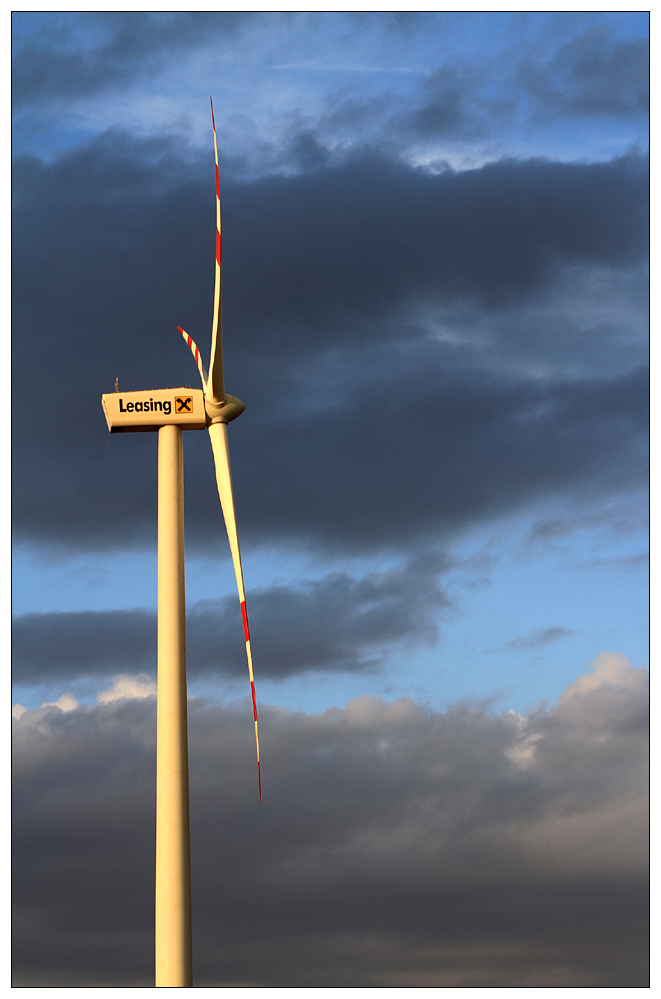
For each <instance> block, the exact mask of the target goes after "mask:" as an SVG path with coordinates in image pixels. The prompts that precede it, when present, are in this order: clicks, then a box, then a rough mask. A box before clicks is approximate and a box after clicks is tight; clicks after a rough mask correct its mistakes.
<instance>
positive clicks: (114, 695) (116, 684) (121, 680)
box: [97, 673, 156, 704]
mask: <svg viewBox="0 0 661 999" xmlns="http://www.w3.org/2000/svg"><path fill="white" fill-rule="evenodd" d="M155 696H156V682H155V681H154V680H152V678H151V677H150V676H147V674H146V673H138V674H137V675H136V676H128V675H127V674H124V673H123V674H120V675H119V676H116V677H114V678H113V682H112V685H111V686H110V687H109V688H108V690H103V691H102V692H101V693H100V694H99V696H98V697H97V701H98V703H99V704H109V703H110V702H111V701H122V700H126V699H127V698H136V697H137V698H142V697H155Z"/></svg>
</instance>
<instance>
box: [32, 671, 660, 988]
mask: <svg viewBox="0 0 661 999" xmlns="http://www.w3.org/2000/svg"><path fill="white" fill-rule="evenodd" d="M148 693H149V691H148V689H147V688H146V687H145V683H144V681H141V680H140V678H137V680H136V682H135V683H134V684H133V685H131V684H130V683H129V682H128V680H127V678H124V679H123V680H122V681H121V682H120V683H117V684H115V685H114V687H113V688H112V690H111V691H110V692H108V693H107V694H106V695H102V697H101V698H100V702H101V703H99V705H98V706H97V707H81V706H78V707H75V706H74V707H72V706H71V705H66V706H67V707H69V710H66V711H63V710H61V709H60V707H57V706H54V705H50V706H46V707H43V708H41V709H39V710H36V711H27V712H25V713H23V714H22V715H21V716H20V718H18V719H17V720H15V721H14V723H13V725H14V738H15V745H14V764H15V777H14V780H15V801H14V842H15V844H16V868H15V871H16V873H15V900H16V903H17V918H16V924H15V931H14V946H15V984H16V985H22V986H28V985H40V984H48V985H51V986H52V985H60V986H80V985H92V986H104V985H105V986H108V985H118V986H122V985H123V986H128V985H129V984H130V985H145V986H146V985H148V984H149V983H150V980H151V974H152V971H151V953H152V946H153V931H152V925H151V924H152V895H153V848H154V844H153V828H154V827H153V821H154V735H155V713H154V700H153V698H149V697H145V694H148ZM189 710H190V725H191V737H190V746H191V748H190V752H191V802H192V829H193V880H194V886H193V898H194V910H195V911H194V925H195V962H196V982H197V984H198V985H200V986H203V985H206V986H228V985H242V986H251V985H255V986H263V985H269V986H276V987H290V988H291V987H296V988H302V987H311V986H321V987H350V986H354V987H355V986H362V987H376V986H382V987H383V986H385V987H400V986H410V987H431V986H441V987H443V986H445V987H448V986H458V987H468V986H484V987H495V986H499V987H524V986H530V987H535V986H537V987H539V986H541V987H549V986H550V985H554V986H557V987H572V986H573V987H645V985H646V970H645V941H646V927H645V923H644V915H643V914H644V913H645V910H646V905H645V898H646V865H647V821H646V793H647V748H646V738H647V722H646V718H647V678H646V674H645V672H644V671H643V670H637V669H634V668H632V667H631V665H630V664H629V663H628V662H627V660H626V659H625V658H624V656H621V655H613V654H611V653H603V654H602V655H601V656H600V657H598V658H597V659H596V660H595V662H594V663H593V664H592V671H591V672H590V673H588V674H586V675H585V676H582V677H580V678H579V679H578V680H577V681H576V682H575V683H574V684H572V685H571V686H570V687H568V688H567V690H566V691H565V693H564V694H563V696H562V699H561V700H560V702H559V704H558V705H557V706H555V707H552V708H539V709H537V710H535V711H532V712H530V713H529V714H528V715H527V716H521V715H515V714H514V713H513V712H510V713H506V714H502V715H495V716H494V715H492V714H489V713H488V712H487V711H486V710H484V708H482V707H480V706H479V705H468V704H457V705H455V706H453V707H451V708H449V709H448V710H446V711H444V712H434V711H430V710H427V709H425V708H423V707H421V706H420V705H417V704H415V703H414V702H412V701H409V700H407V699H401V700H398V701H395V702H393V703H390V704H388V703H386V702H384V701H382V700H381V699H380V698H377V697H369V698H359V699H358V700H356V701H353V702H351V703H350V704H349V705H348V706H347V707H346V708H345V709H344V710H339V709H333V710H331V711H327V712H325V713H324V714H322V715H305V714H297V713H294V712H289V711H285V710H280V709H275V708H271V709H262V711H261V715H260V718H261V720H262V730H263V734H262V742H263V786H264V803H263V805H262V806H261V808H260V807H259V806H258V804H257V799H256V789H255V787H254V773H253V767H252V765H253V758H252V751H251V750H252V747H251V745H250V739H251V724H250V709H249V706H248V705H247V703H246V704H245V706H237V707H235V708H232V709H227V708H220V707H218V706H214V705H213V704H210V703H204V702H196V701H192V702H191V703H190V705H189ZM292 816H296V821H295V822H292ZM101 900H102V901H101ZM120 952H121V954H122V960H121V961H119V960H118V954H119V953H120ZM35 968H38V969H39V970H38V971H35V970H34V969H35Z"/></svg>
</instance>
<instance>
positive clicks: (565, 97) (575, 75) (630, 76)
mask: <svg viewBox="0 0 661 999" xmlns="http://www.w3.org/2000/svg"><path fill="white" fill-rule="evenodd" d="M649 70H650V65H649V40H648V39H647V38H636V39H632V40H629V41H623V40H622V39H616V38H614V37H613V35H612V34H611V33H610V32H609V31H608V29H607V28H605V27H603V26H594V27H591V28H588V29H587V30H586V31H584V32H582V33H581V34H579V35H577V36H576V37H574V38H572V39H571V40H570V41H568V42H566V43H565V44H564V45H562V46H560V47H559V48H558V49H557V51H556V52H554V53H553V55H552V56H551V57H550V58H548V59H546V60H539V59H536V60H534V61H533V60H532V59H524V60H522V62H521V64H520V66H519V71H518V78H519V81H520V83H521V84H522V85H523V87H524V88H525V89H526V90H528V92H529V94H530V96H531V97H532V98H533V100H534V101H535V102H536V104H537V106H538V108H541V109H542V110H543V111H545V112H546V113H547V114H554V115H561V116H563V117H565V116H567V115H582V116H585V115H617V116H622V115H624V116H646V115H647V114H648V112H649Z"/></svg>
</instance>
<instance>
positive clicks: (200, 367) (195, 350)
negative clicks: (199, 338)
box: [177, 326, 207, 390]
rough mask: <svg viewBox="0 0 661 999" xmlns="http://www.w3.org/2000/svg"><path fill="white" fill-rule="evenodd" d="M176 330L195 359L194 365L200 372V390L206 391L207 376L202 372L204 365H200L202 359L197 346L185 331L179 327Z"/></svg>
mask: <svg viewBox="0 0 661 999" xmlns="http://www.w3.org/2000/svg"><path fill="white" fill-rule="evenodd" d="M177 329H178V330H179V332H180V333H181V335H182V336H183V338H184V340H185V341H186V343H187V344H188V346H189V347H190V349H191V354H192V355H193V357H194V358H195V363H196V364H197V370H198V371H199V372H200V378H201V379H202V388H203V389H205V390H206V387H207V374H206V371H205V370H204V365H203V364H202V358H201V357H200V352H199V350H198V348H197V344H196V343H195V340H193V338H192V336H189V335H188V333H187V332H186V330H182V328H181V326H177Z"/></svg>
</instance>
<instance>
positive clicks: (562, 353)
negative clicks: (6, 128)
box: [13, 134, 648, 551]
mask: <svg viewBox="0 0 661 999" xmlns="http://www.w3.org/2000/svg"><path fill="white" fill-rule="evenodd" d="M15 171H16V180H15V189H16V200H17V209H16V223H15V224H16V228H15V233H16V235H15V241H14V267H13V279H14V331H15V337H16V338H17V342H20V345H21V347H20V350H16V351H15V352H14V379H15V383H16V384H26V385H27V384H29V385H30V386H31V392H33V393H36V396H38V397H39V399H40V400H41V404H40V406H39V407H32V406H30V407H26V409H25V412H24V413H23V414H22V418H21V419H20V420H19V421H16V424H15V447H14V452H13V453H14V473H13V474H14V491H15V507H14V509H15V529H16V531H17V534H18V535H19V536H20V537H21V538H23V539H32V540H35V541H37V540H38V541H39V543H47V544H54V545H57V544H62V543H63V540H64V539H66V544H67V546H73V547H79V548H90V547H91V548H97V549H99V548H104V547H105V548H107V547H110V546H118V545H119V546H131V545H136V544H137V545H144V544H151V543H152V542H151V539H152V538H153V536H154V531H155V510H156V507H155V501H154V496H155V471H156V469H155V451H154V441H153V440H152V439H151V438H149V437H148V436H147V439H145V438H144V437H143V436H142V435H139V437H138V439H136V435H132V437H131V438H129V439H127V438H123V439H121V438H120V439H118V438H116V437H114V438H112V439H108V437H107V434H106V433H105V430H104V423H103V418H102V414H101V407H100V396H101V394H102V392H103V391H107V390H108V389H112V386H113V383H114V378H115V376H119V378H120V385H121V386H122V387H123V388H137V387H146V388H149V387H153V386H156V385H168V384H169V385H173V384H178V383H180V382H181V381H182V380H184V379H190V381H191V382H193V381H194V378H195V375H196V373H195V371H194V368H193V366H192V363H191V361H190V358H188V357H186V356H185V355H184V347H183V346H182V344H181V341H180V339H179V338H178V336H177V334H176V324H177V323H178V322H179V323H182V324H183V325H185V326H186V328H187V329H188V330H189V331H190V332H191V333H192V334H194V335H195V336H196V337H198V338H199V339H200V342H202V343H203V342H204V341H203V339H202V337H201V336H200V332H199V331H202V330H205V329H206V328H207V326H208V319H209V316H208V307H210V303H211V286H210V279H211V268H210V267H209V266H206V265H207V264H208V262H209V253H208V252H207V251H208V249H209V245H208V241H206V240H205V239H204V238H201V236H203V234H204V233H205V232H207V230H208V228H209V226H208V224H207V223H208V220H209V217H212V216H210V213H209V211H207V209H208V208H209V200H210V199H209V193H210V192H209V191H208V190H207V189H208V187H209V185H208V183H206V179H205V182H204V183H201V182H198V180H197V170H196V169H191V165H190V163H188V162H185V161H183V160H182V159H181V158H179V157H178V154H177V153H176V151H175V149H174V146H173V145H172V144H170V143H168V142H166V141H165V140H163V141H159V142H156V141H153V142H150V143H140V142H135V141H133V140H131V139H129V138H128V137H122V136H118V135H111V134H108V135H105V136H102V137H101V138H100V139H98V140H97V142H96V143H94V144H93V145H91V146H90V147H87V148H83V149H79V150H77V151H74V152H72V153H70V154H67V155H64V156H62V157H61V158H60V159H58V160H56V161H55V162H54V163H52V164H46V163H43V162H40V161H38V160H36V159H34V158H29V157H24V158H22V159H19V160H18V161H17V163H16V166H15ZM647 183H648V182H647V166H646V161H645V160H644V159H641V158H639V157H636V156H628V157H624V158H620V159H618V160H613V161H611V162H610V163H599V164H560V163H549V162H541V161H532V160H531V161H522V162H516V161H503V162H499V163H494V164H489V165H486V166H484V167H482V168H480V169H478V170H472V171H464V172H462V173H455V172H453V171H450V170H444V171H442V172H441V173H436V174H434V173H430V172H428V171H423V170H420V169H413V168H411V167H409V166H405V165H403V164H401V163H397V162H394V161H392V160H390V159H388V158H387V157H385V156H383V155H381V154H378V153H375V152H367V153H365V152H362V153H354V154H352V156H351V157H350V158H349V159H348V161H346V162H341V163H336V164H334V165H330V166H324V167H321V168H319V169H313V170H310V171H308V172H307V173H306V174H304V175H300V176H296V177H266V178H262V179H259V180H255V181H253V182H252V183H237V182H232V181H231V180H230V181H228V182H227V183H226V184H224V189H223V204H224V223H225V224H224V231H225V228H226V229H227V231H228V236H227V240H226V241H225V242H226V244H227V246H226V256H227V263H226V265H225V267H224V270H225V284H226V292H225V294H224V316H225V329H226V331H227V332H226V355H227V356H226V370H227V372H228V376H227V377H228V379H229V380H231V382H232V385H230V387H232V386H233V384H234V381H236V383H237V384H238V386H240V391H241V395H242V396H243V397H244V398H245V400H246V402H247V403H248V411H247V413H246V415H245V417H244V418H243V419H242V421H240V423H238V424H236V427H234V426H233V427H232V437H233V440H237V441H239V447H238V448H237V452H236V457H235V459H234V470H235V478H236V490H237V496H238V500H239V509H240V511H241V524H242V534H243V536H244V537H245V538H246V540H247V541H252V542H257V541H259V542H262V543H263V542H269V543H272V542H274V541H275V542H282V541H283V540H286V541H287V542H288V543H290V544H291V543H292V542H294V543H297V544H303V545H310V544H313V545H322V546H326V547H327V548H329V549H332V550H335V551H337V550H338V549H343V550H345V551H369V550H371V551H374V550H378V549H391V550H392V549H396V548H400V547H401V546H402V545H408V544H410V543H411V541H412V540H414V539H415V538H416V537H417V538H422V539H428V538H429V537H433V538H439V537H447V536H448V535H449V534H452V533H453V532H454V531H456V530H457V529H458V528H462V527H464V526H466V525H470V524H473V523H476V522H478V521H484V520H485V519H489V518H490V517H493V516H496V515H502V514H503V513H504V514H509V513H511V512H513V511H515V510H517V509H520V508H521V507H522V506H523V505H525V504H527V503H531V502H534V501H536V500H537V499H539V498H540V497H554V496H559V495H560V496H566V497H571V498H573V499H577V498H582V497H585V496H589V495H590V494H591V493H594V492H595V491H596V490H598V491H599V493H600V495H602V496H603V495H604V494H606V495H610V494H613V493H616V492H621V491H622V489H623V488H624V489H625V490H626V489H630V488H632V487H634V488H635V487H636V485H637V484H640V483H641V482H644V481H645V476H646V464H645V458H644V437H645V430H646V425H647V406H646V390H647V369H646V354H645V349H644V346H643V342H642V341H643V338H644V325H645V320H644V312H645V295H644V292H643V289H644V283H645V278H644V274H645V258H646V251H647V222H646V218H647ZM211 194H212V191H211ZM225 242H224V245H225ZM35 274H38V275H39V276H40V279H39V281H37V282H35V279H34V275H35ZM127 274H130V275H131V281H130V282H129V283H128V284H127V282H126V276H127ZM205 275H206V276H207V278H208V281H205ZM120 289H121V292H120ZM604 294H605V295H606V296H607V297H608V296H611V302H610V303H609V307H610V306H615V302H614V301H613V300H612V296H613V295H615V296H618V295H619V296H620V297H619V304H618V305H617V306H616V308H617V312H616V316H617V318H613V312H612V309H611V318H610V319H603V320H602V318H601V317H600V316H599V311H598V310H597V311H596V312H593V306H595V308H596V302H597V301H602V303H603V295H604ZM554 298H555V299H556V305H555V306H554V307H553V309H552V315H549V302H550V301H551V299H554ZM558 301H559V302H560V303H561V305H560V306H558V304H557V302H558ZM204 303H206V305H205V304H204ZM558 307H560V312H558ZM586 317H588V318H586ZM549 323H550V326H549ZM540 324H541V329H540V328H538V326H539V325H540ZM556 329H557V331H558V332H557V334H556V332H555V330H556ZM168 330H169V331H170V333H169V334H168V332H167V331H168ZM232 331H234V332H232ZM202 336H203V334H202ZM556 341H557V342H556ZM624 343H626V350H624V349H623V344H624ZM156 345H157V347H156ZM81 366H82V368H83V369H84V372H85V375H84V377H82V376H81ZM182 371H184V372H186V371H187V372H188V374H187V375H183V376H182ZM44 407H47V409H48V413H49V422H48V435H47V436H45V435H44V434H43V432H42V430H43V411H44ZM187 436H188V438H199V437H201V436H202V435H187ZM244 441H249V446H248V445H247V444H246V443H245V442H244ZM187 444H188V447H187V451H188V452H189V453H190V454H191V455H192V459H189V460H188V461H187V469H186V475H187V483H188V492H187V529H188V543H189V544H192V545H196V546H199V545H201V544H205V546H206V545H208V524H209V523H212V522H215V520H216V519H217V501H216V498H215V493H214V487H213V478H212V471H211V461H210V456H209V454H208V448H205V446H204V444H203V443H202V442H201V441H200V440H199V439H198V440H195V439H193V440H189V441H188V442H187ZM478 469H479V472H478Z"/></svg>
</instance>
